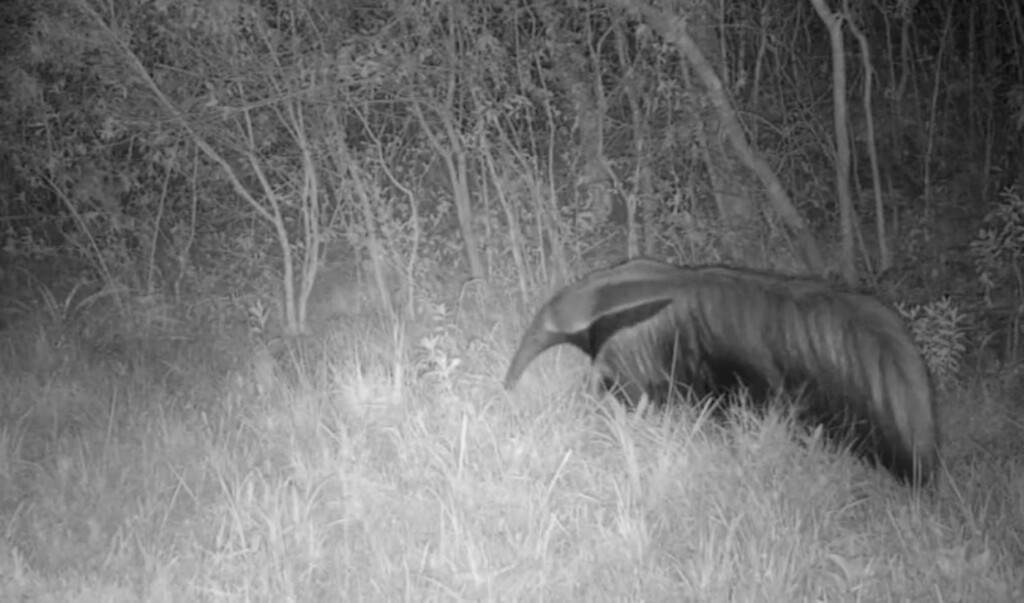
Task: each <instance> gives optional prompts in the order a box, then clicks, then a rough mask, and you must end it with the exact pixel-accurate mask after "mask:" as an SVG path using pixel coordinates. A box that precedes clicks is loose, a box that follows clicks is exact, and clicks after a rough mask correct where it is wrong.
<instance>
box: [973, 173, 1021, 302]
mask: <svg viewBox="0 0 1024 603" xmlns="http://www.w3.org/2000/svg"><path fill="white" fill-rule="evenodd" d="M1001 197H1002V198H1001V199H1000V201H999V204H998V205H997V206H996V207H995V209H993V210H992V211H990V212H989V213H988V215H986V216H985V221H984V224H985V226H984V227H983V228H982V229H981V230H979V231H978V234H977V236H976V237H975V238H974V240H973V241H971V245H970V254H971V256H972V257H973V258H974V270H975V272H976V273H977V275H978V282H979V283H980V284H981V286H982V290H983V291H984V293H985V301H986V303H988V304H989V305H990V306H991V305H992V297H993V292H994V291H996V290H999V289H1004V288H1006V287H1007V286H1012V288H1013V291H1012V294H1013V297H1014V299H1021V296H1022V294H1024V275H1022V274H1021V259H1022V258H1024V196H1022V191H1021V190H1020V189H1019V188H1011V189H1008V190H1006V191H1004V192H1003V193H1002V195H1001Z"/></svg>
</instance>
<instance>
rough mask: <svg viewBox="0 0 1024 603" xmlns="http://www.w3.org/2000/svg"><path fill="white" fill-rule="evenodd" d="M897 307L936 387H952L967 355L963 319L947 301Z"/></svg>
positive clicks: (941, 300) (963, 316)
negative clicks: (965, 354) (910, 306)
mask: <svg viewBox="0 0 1024 603" xmlns="http://www.w3.org/2000/svg"><path fill="white" fill-rule="evenodd" d="M897 307H898V309H899V311H900V314H902V315H903V317H904V318H905V319H906V321H907V324H908V325H910V333H911V335H912V336H913V338H914V341H916V342H917V345H918V346H920V348H921V352H922V354H923V355H924V359H925V362H927V363H928V369H929V370H930V371H931V373H932V376H933V377H934V378H935V381H936V383H937V384H938V385H939V386H940V387H944V388H948V387H951V386H953V385H955V384H956V382H957V378H958V376H959V374H960V367H961V362H962V360H963V357H964V353H965V352H966V351H967V346H966V343H965V342H966V338H967V333H966V330H965V328H964V326H965V322H966V321H965V319H966V316H965V315H964V314H963V312H961V311H960V309H959V308H957V307H956V306H955V305H954V304H953V302H952V301H951V300H950V299H949V298H948V297H944V298H942V299H940V300H937V301H933V302H931V303H928V304H925V305H923V306H914V307H912V308H907V307H904V306H897Z"/></svg>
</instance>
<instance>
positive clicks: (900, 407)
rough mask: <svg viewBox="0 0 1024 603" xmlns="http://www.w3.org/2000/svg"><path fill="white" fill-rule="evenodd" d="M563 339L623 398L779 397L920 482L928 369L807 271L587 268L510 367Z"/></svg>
mask: <svg viewBox="0 0 1024 603" xmlns="http://www.w3.org/2000/svg"><path fill="white" fill-rule="evenodd" d="M563 343H568V344H572V345H573V346H575V347H577V348H579V349H580V350H582V351H583V352H585V353H586V354H587V355H588V356H590V358H591V360H592V361H593V363H594V365H595V367H596V369H597V371H598V373H599V375H600V377H601V380H602V382H603V385H604V387H605V388H606V389H608V390H611V391H613V392H615V393H616V394H617V395H618V396H619V397H620V398H622V399H624V401H626V402H627V403H631V404H635V403H636V402H637V401H638V400H639V398H640V396H641V395H643V394H646V395H647V396H648V397H649V398H650V399H651V400H652V401H654V402H658V403H663V402H665V401H666V400H667V399H668V398H669V396H670V395H671V394H672V392H673V391H676V390H679V391H683V392H686V391H691V392H693V393H695V394H697V395H701V396H702V395H706V394H717V393H722V392H725V391H728V390H731V389H734V388H736V387H737V386H742V387H745V388H747V389H748V390H749V392H750V393H751V395H752V397H753V398H754V399H760V400H763V399H766V398H768V397H770V396H771V395H772V394H775V393H780V392H787V393H788V394H799V395H798V396H793V395H790V396H788V398H789V399H793V400H797V399H799V400H800V401H801V402H800V403H801V404H802V405H803V408H804V412H803V413H802V416H803V417H804V418H805V419H808V420H810V421H813V422H815V423H820V424H824V425H825V426H826V427H827V428H828V430H829V432H830V433H839V432H841V433H842V434H844V435H845V436H852V439H851V441H852V443H853V444H854V447H855V449H856V450H858V451H859V452H860V453H862V454H864V455H866V456H868V457H870V458H871V459H872V460H877V461H878V462H880V463H881V464H882V465H883V466H885V467H886V468H888V469H889V470H890V471H891V472H892V473H893V474H894V475H896V476H897V477H898V478H900V479H902V480H904V481H907V482H911V483H913V484H916V485H920V484H924V483H926V482H928V481H929V480H930V479H931V478H932V477H933V474H934V472H935V469H936V466H937V462H938V446H939V444H938V433H937V428H936V423H937V420H936V414H935V407H934V401H933V392H932V385H931V381H930V378H929V376H928V370H927V367H926V365H925V362H924V360H923V359H922V357H921V354H920V352H919V351H918V349H917V347H916V346H915V345H914V343H913V341H912V340H911V338H910V335H909V333H908V332H907V329H906V327H905V325H904V324H903V322H902V320H901V319H900V318H899V316H898V315H897V314H896V313H895V312H894V311H893V310H891V309H889V308H888V307H886V306H885V305H883V304H882V303H880V302H879V301H878V300H876V299H874V298H873V297H870V296H868V295H863V294H858V293H852V292H846V291H841V290H838V289H836V288H835V287H833V286H831V285H830V284H828V283H826V282H824V281H819V280H813V279H804V278H793V277H787V276H781V275H776V274H770V273H764V272H756V271H752V270H744V269H738V268H727V267H720V266H711V267H692V268H683V267H678V266H673V265H670V264H665V263H661V262H656V261H653V260H648V259H639V260H633V261H630V262H626V263H624V264H621V265H618V266H614V267H611V268H607V269H603V270H597V271H595V272H592V273H590V274H589V275H587V276H585V277H584V278H582V279H581V280H579V281H577V282H576V283H574V284H572V285H570V286H568V287H565V288H564V289H562V290H561V291H559V292H558V293H557V294H556V295H555V296H554V297H553V298H552V299H551V300H550V301H548V302H547V303H546V304H545V305H544V306H543V307H542V308H541V309H540V310H539V311H538V312H537V315H536V316H535V317H534V319H533V322H532V323H531V325H530V326H529V328H528V329H527V330H526V332H525V333H524V335H523V338H522V341H521V343H520V345H519V348H518V350H517V351H516V354H515V356H514V357H513V359H512V362H511V364H510V366H509V369H508V373H507V375H506V378H505V387H506V388H508V389H511V388H512V387H513V386H514V385H515V383H516V382H517V381H518V379H519V377H520V376H521V375H522V373H523V372H524V371H525V370H526V368H527V367H528V366H529V365H530V363H531V362H532V361H533V360H534V359H535V358H536V357H537V356H538V355H540V354H541V353H542V352H544V351H545V350H547V349H548V348H550V347H552V346H556V345H559V344H563Z"/></svg>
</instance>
